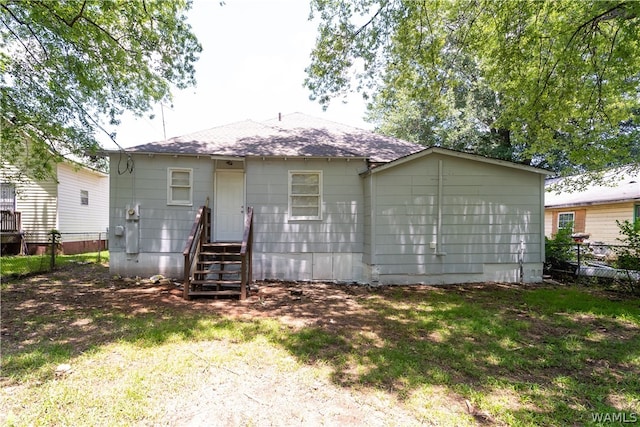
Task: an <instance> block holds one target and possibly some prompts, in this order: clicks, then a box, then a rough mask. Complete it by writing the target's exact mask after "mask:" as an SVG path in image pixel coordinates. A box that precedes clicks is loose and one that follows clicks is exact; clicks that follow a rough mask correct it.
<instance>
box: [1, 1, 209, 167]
mask: <svg viewBox="0 0 640 427" xmlns="http://www.w3.org/2000/svg"><path fill="white" fill-rule="evenodd" d="M190 7H191V3H190V2H189V1H187V0H171V1H144V0H83V1H73V0H68V1H56V2H54V1H46V0H45V1H36V0H15V1H14V0H3V1H2V2H0V28H1V29H0V43H1V45H2V50H1V51H0V70H1V74H0V85H1V91H2V100H1V102H2V104H1V105H0V108H1V111H2V113H1V117H0V120H1V123H0V124H1V131H0V132H1V133H0V137H1V138H2V140H1V141H2V155H3V159H5V160H8V161H10V162H11V163H14V164H17V166H19V167H20V169H21V171H22V172H28V173H29V174H31V175H32V176H35V177H36V178H43V177H45V176H47V175H48V174H49V173H50V172H51V170H52V166H53V164H55V162H57V161H59V160H61V159H62V158H63V157H70V158H81V159H87V158H89V159H91V158H92V157H93V156H94V155H95V154H96V152H97V150H98V149H99V144H98V142H97V140H96V138H95V136H94V135H95V132H96V131H103V127H102V124H103V123H105V120H108V121H109V123H111V124H117V123H118V118H119V116H120V115H121V114H122V113H123V112H124V111H125V110H129V111H131V112H133V113H135V114H137V115H142V114H143V113H144V112H146V111H149V110H150V109H151V107H152V105H153V103H155V102H158V101H162V100H167V99H168V98H170V89H171V87H172V85H174V86H175V87H178V88H184V87H187V86H189V85H193V84H195V77H194V71H195V70H194V63H195V61H196V60H197V57H198V54H199V52H200V51H201V46H200V44H199V43H198V41H197V39H196V37H195V36H194V34H193V33H192V32H191V27H190V26H189V24H188V23H187V22H186V15H185V13H186V11H187V10H188V9H189V8H190ZM112 138H113V135H112ZM25 153H28V155H25ZM93 159H94V160H95V158H93Z"/></svg>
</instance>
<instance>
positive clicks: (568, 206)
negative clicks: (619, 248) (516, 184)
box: [545, 167, 640, 245]
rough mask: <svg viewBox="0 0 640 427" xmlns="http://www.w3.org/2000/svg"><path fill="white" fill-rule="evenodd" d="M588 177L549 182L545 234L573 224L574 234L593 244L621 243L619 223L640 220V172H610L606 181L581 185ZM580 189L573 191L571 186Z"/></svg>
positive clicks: (627, 168) (605, 176)
mask: <svg viewBox="0 0 640 427" xmlns="http://www.w3.org/2000/svg"><path fill="white" fill-rule="evenodd" d="M584 181H585V177H584V176H572V177H566V178H555V179H550V180H548V181H547V184H546V187H547V193H546V195H545V235H546V236H548V237H551V236H553V235H555V233H556V232H557V231H558V229H559V228H563V227H565V226H568V225H572V227H573V231H574V233H578V234H580V235H583V236H588V239H589V240H590V241H593V242H604V243H607V244H611V245H613V244H617V243H620V242H618V241H617V240H616V239H618V238H619V237H620V229H619V227H618V225H617V223H616V220H617V221H620V222H622V221H625V220H628V221H634V220H636V219H638V218H640V169H637V168H636V169H635V170H634V169H633V168H631V167H623V168H615V169H611V170H609V171H607V172H606V173H605V174H604V175H603V176H602V179H599V180H596V181H593V182H591V183H587V184H586V185H580V183H582V182H584ZM572 183H573V184H575V185H578V186H579V187H578V188H579V189H577V190H572V189H571V184H572Z"/></svg>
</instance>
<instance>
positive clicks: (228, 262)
mask: <svg viewBox="0 0 640 427" xmlns="http://www.w3.org/2000/svg"><path fill="white" fill-rule="evenodd" d="M198 264H199V265H212V264H223V265H240V264H242V261H221V260H217V261H216V260H209V261H204V260H203V261H198Z"/></svg>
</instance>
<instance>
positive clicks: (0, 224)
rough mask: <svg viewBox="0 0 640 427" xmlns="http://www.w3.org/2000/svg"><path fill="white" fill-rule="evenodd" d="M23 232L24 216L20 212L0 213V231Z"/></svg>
mask: <svg viewBox="0 0 640 427" xmlns="http://www.w3.org/2000/svg"><path fill="white" fill-rule="evenodd" d="M21 230H22V214H21V213H20V212H12V211H5V210H3V211H0V231H10V232H18V231H21Z"/></svg>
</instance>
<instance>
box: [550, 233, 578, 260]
mask: <svg viewBox="0 0 640 427" xmlns="http://www.w3.org/2000/svg"><path fill="white" fill-rule="evenodd" d="M572 233H573V228H572V227H571V226H569V227H565V228H561V229H559V230H558V232H557V233H556V234H555V236H553V237H552V238H551V239H549V238H548V237H545V239H544V240H545V245H544V251H545V264H546V265H548V266H557V265H558V264H560V263H563V262H566V261H570V260H571V259H573V248H574V247H575V245H576V242H575V241H574V240H573V238H571V234H572Z"/></svg>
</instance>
